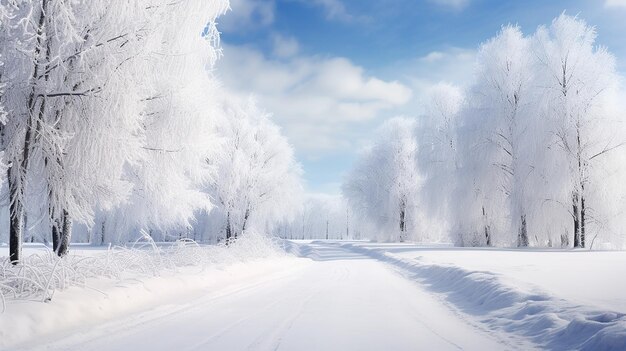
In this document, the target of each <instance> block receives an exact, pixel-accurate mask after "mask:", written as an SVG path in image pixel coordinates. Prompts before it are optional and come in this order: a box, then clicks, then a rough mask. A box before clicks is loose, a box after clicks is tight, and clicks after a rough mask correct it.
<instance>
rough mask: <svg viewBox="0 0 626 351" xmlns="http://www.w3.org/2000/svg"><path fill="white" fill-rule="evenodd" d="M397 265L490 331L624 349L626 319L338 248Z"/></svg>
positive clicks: (464, 272)
mask: <svg viewBox="0 0 626 351" xmlns="http://www.w3.org/2000/svg"><path fill="white" fill-rule="evenodd" d="M338 245H341V246H342V247H343V248H346V249H349V250H352V251H355V252H359V253H362V254H365V255H368V256H370V257H373V258H376V259H378V260H380V261H383V262H386V263H388V264H391V265H393V266H395V267H396V268H397V269H398V271H400V273H402V274H403V275H405V276H406V277H408V278H410V279H414V280H416V281H419V282H420V283H423V284H425V285H426V286H428V287H429V288H430V289H431V290H433V291H435V292H438V293H440V294H443V295H444V296H445V297H446V300H447V301H448V302H450V303H451V304H452V305H454V306H456V307H457V308H459V309H460V310H461V311H463V312H465V313H468V314H470V315H474V316H477V317H478V318H479V319H480V320H481V322H483V323H485V324H486V325H487V326H488V327H489V328H490V329H493V330H504V331H506V332H509V333H513V334H517V335H519V336H522V337H525V338H529V339H531V340H533V341H534V342H535V343H536V344H538V345H539V346H540V347H541V348H544V349H553V350H573V349H579V350H623V349H624V345H626V315H625V314H623V313H617V312H612V311H599V310H597V309H594V308H590V307H587V306H582V305H576V304H572V303H571V302H569V301H566V300H562V299H559V298H556V297H554V296H551V295H549V294H547V293H542V292H533V293H530V292H526V291H523V289H519V288H518V287H513V286H510V285H507V284H505V283H503V282H502V280H501V279H500V278H499V276H498V275H497V274H495V273H492V272H489V271H479V270H468V269H464V268H461V267H458V266H450V265H441V264H435V263H426V262H423V261H420V259H419V258H418V259H410V258H402V257H400V256H398V255H395V254H392V253H389V252H386V251H385V249H384V248H382V249H377V248H368V247H366V246H360V245H355V244H351V243H346V244H338Z"/></svg>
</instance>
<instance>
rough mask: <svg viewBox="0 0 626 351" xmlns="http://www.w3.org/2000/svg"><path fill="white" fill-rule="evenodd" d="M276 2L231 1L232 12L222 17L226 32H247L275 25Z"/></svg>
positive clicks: (223, 29) (264, 0)
mask: <svg viewBox="0 0 626 351" xmlns="http://www.w3.org/2000/svg"><path fill="white" fill-rule="evenodd" d="M275 6H276V5H275V3H274V0H230V8H231V11H228V12H227V13H226V15H224V16H222V17H220V19H219V22H220V23H219V28H220V30H222V31H224V32H238V31H245V30H250V29H254V28H259V27H266V26H269V25H271V24H272V23H274V15H275Z"/></svg>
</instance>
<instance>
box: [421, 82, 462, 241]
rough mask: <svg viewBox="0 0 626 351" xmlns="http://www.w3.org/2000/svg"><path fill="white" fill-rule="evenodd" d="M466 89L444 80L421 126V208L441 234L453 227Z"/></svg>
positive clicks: (431, 95)
mask: <svg viewBox="0 0 626 351" xmlns="http://www.w3.org/2000/svg"><path fill="white" fill-rule="evenodd" d="M463 101H464V97H463V92H462V91H461V89H460V88H459V87H456V86H454V85H450V84H446V83H440V84H437V85H436V86H434V87H433V88H432V89H431V91H430V92H429V94H428V102H427V105H426V111H425V113H424V115H423V116H421V118H420V119H419V124H418V127H417V130H416V132H417V141H418V153H417V156H418V161H417V164H418V165H419V173H420V175H421V177H422V178H423V181H422V184H421V186H420V189H419V201H420V203H421V205H422V206H421V209H422V211H424V212H425V214H426V217H428V218H431V220H430V221H431V222H432V223H433V226H431V227H429V230H428V231H429V232H431V233H433V232H438V234H439V236H441V235H442V234H447V233H448V232H449V231H450V230H451V227H450V226H451V225H453V224H454V222H453V221H450V217H451V212H450V211H451V210H452V205H453V202H454V199H453V198H452V195H453V190H454V186H453V185H454V184H455V183H454V182H455V176H456V172H457V169H458V161H457V157H458V136H457V132H458V122H459V121H458V119H459V116H458V115H459V112H460V109H461V107H462V106H463Z"/></svg>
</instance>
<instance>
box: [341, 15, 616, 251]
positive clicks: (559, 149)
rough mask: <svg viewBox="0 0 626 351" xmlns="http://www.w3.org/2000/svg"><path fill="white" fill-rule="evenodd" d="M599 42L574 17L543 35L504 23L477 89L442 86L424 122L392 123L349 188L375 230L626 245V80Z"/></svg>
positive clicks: (490, 44) (486, 47)
mask: <svg viewBox="0 0 626 351" xmlns="http://www.w3.org/2000/svg"><path fill="white" fill-rule="evenodd" d="M596 36H597V34H596V30H595V28H594V27H592V26H589V25H588V24H587V23H586V22H585V21H584V20H583V19H581V18H578V17H572V16H569V15H567V14H565V13H563V14H562V15H560V16H559V17H557V18H555V19H554V20H553V21H552V23H551V25H549V26H540V27H539V28H538V29H537V30H536V32H535V33H533V34H532V35H525V34H524V33H522V31H521V29H520V28H519V27H518V26H513V25H508V26H504V27H503V28H502V30H501V31H500V32H499V33H498V34H497V35H496V36H495V37H493V38H491V39H490V40H488V41H486V42H485V43H483V44H482V45H481V46H480V48H479V50H478V54H477V58H476V64H475V75H474V80H473V82H472V83H471V84H470V85H469V87H467V88H466V89H460V88H458V87H456V86H452V85H449V84H445V83H441V84H439V85H437V86H435V87H434V88H432V89H431V91H430V93H429V99H428V103H427V104H426V107H425V111H426V112H425V113H424V115H423V116H420V118H417V119H409V118H396V119H392V120H390V121H388V122H386V124H385V125H384V126H383V127H382V129H381V131H380V133H379V138H378V140H377V141H376V142H375V143H374V144H373V145H372V147H371V148H369V149H368V150H367V151H366V152H365V153H364V154H363V155H362V156H361V157H360V159H359V160H358V161H357V163H356V164H355V166H354V167H353V169H352V171H351V172H350V174H349V175H348V176H347V177H346V180H345V182H344V185H343V194H344V196H345V197H346V199H347V200H348V202H349V203H350V205H351V208H353V209H354V210H355V212H357V213H359V214H360V215H361V217H362V218H363V219H364V220H365V221H367V222H369V223H370V224H371V225H372V227H373V228H374V229H373V230H371V233H372V235H371V236H375V237H379V238H380V237H381V236H382V239H386V240H400V241H402V240H405V239H412V240H420V241H422V240H423V241H433V240H435V241H439V240H452V241H455V242H457V243H458V244H461V245H486V246H492V245H493V246H519V247H526V246H539V247H575V248H583V247H593V246H594V245H602V246H605V247H613V248H614V247H622V246H623V244H624V240H623V238H624V236H623V229H622V228H624V224H626V221H625V220H624V210H625V206H624V205H625V204H626V197H625V196H626V194H625V193H624V187H623V184H622V182H623V179H624V178H625V176H626V169H625V166H626V162H625V160H624V157H625V156H626V152H625V151H626V150H625V149H624V148H623V145H624V143H625V142H626V129H625V128H624V121H625V119H624V115H623V113H624V106H623V102H622V101H621V99H620V97H623V95H621V96H620V94H621V93H620V86H619V83H620V79H621V77H620V76H619V75H618V73H617V72H616V68H615V58H614V56H613V55H612V54H611V53H610V52H609V51H608V50H607V49H606V48H605V47H602V46H598V45H596V43H595V41H596ZM381 229H384V230H382V231H381ZM377 233H388V234H382V235H381V234H377Z"/></svg>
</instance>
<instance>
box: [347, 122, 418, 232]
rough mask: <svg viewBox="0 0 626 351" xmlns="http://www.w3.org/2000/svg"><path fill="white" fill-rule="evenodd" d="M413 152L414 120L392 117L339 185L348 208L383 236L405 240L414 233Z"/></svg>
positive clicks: (415, 167)
mask: <svg viewBox="0 0 626 351" xmlns="http://www.w3.org/2000/svg"><path fill="white" fill-rule="evenodd" d="M416 152H417V142H416V140H415V121H414V120H412V119H408V118H402V117H398V118H393V119H391V120H389V121H387V122H386V123H385V124H384V125H383V126H382V127H381V130H380V131H379V135H378V138H377V140H376V142H375V144H374V145H373V146H372V148H371V149H370V150H368V151H367V152H366V153H365V154H364V155H362V156H361V158H360V159H359V160H358V161H357V163H356V165H355V166H354V168H353V169H352V170H351V172H350V173H349V175H348V177H347V179H346V181H345V183H344V184H343V186H342V192H343V194H344V196H345V197H346V199H347V201H348V203H349V206H350V208H352V209H353V210H354V211H355V212H356V213H357V214H359V215H360V216H361V217H362V218H368V219H369V220H370V221H371V222H372V223H373V224H374V225H376V226H377V227H378V228H379V229H381V233H380V236H379V237H380V238H382V239H387V240H397V241H404V240H407V239H409V237H410V236H411V237H415V236H416V234H417V233H415V230H416V229H417V225H418V224H419V223H418V218H417V214H418V212H417V190H418V188H419V182H420V177H419V175H418V173H417V166H416V159H417V155H416Z"/></svg>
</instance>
